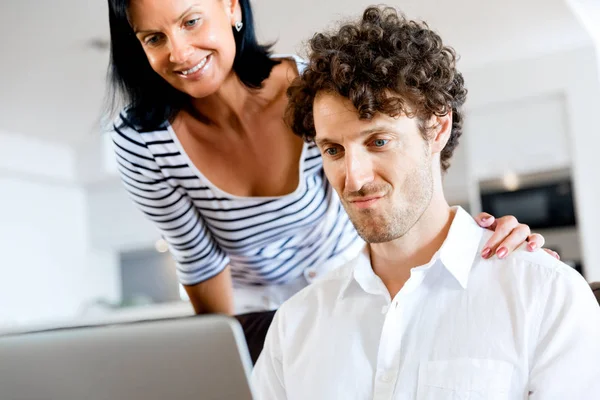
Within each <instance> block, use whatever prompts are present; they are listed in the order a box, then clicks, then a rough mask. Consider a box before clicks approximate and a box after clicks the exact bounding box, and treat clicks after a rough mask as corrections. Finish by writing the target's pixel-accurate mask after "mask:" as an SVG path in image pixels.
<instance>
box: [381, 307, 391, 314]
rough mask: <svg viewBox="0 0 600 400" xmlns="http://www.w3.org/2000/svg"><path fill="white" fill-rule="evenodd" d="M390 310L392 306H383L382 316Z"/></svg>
mask: <svg viewBox="0 0 600 400" xmlns="http://www.w3.org/2000/svg"><path fill="white" fill-rule="evenodd" d="M389 309H390V306H383V307H381V313H382V314H387V312H388V310H389Z"/></svg>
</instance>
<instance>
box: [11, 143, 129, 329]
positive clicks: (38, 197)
mask: <svg viewBox="0 0 600 400" xmlns="http://www.w3.org/2000/svg"><path fill="white" fill-rule="evenodd" d="M75 165H76V160H75V156H74V151H73V150H72V149H70V148H69V147H67V146H61V145H57V144H51V143H46V142H43V141H40V140H35V139H32V138H30V137H28V138H27V139H25V137H23V136H21V135H18V134H11V133H6V132H2V133H0V190H1V192H2V196H0V254H2V261H1V262H0V329H2V328H5V327H6V326H9V327H10V326H13V327H14V326H22V325H30V324H34V325H37V324H40V323H46V322H48V323H50V322H52V321H57V320H63V319H70V318H73V317H75V316H77V315H78V314H79V313H80V311H81V310H82V309H83V308H84V307H85V305H86V303H87V302H89V301H92V300H93V299H95V298H98V297H102V298H107V299H109V300H110V299H114V298H115V297H118V294H119V293H118V289H119V287H118V282H119V281H118V276H117V275H115V272H116V271H115V270H114V269H111V268H110V265H109V268H106V265H107V264H110V263H111V262H114V261H111V255H110V254H103V253H102V252H98V251H93V250H90V248H89V245H88V239H89V232H88V221H87V210H88V206H87V198H86V194H85V192H84V190H83V188H82V187H81V186H79V185H76V184H74V182H73V179H74V177H75V170H76V168H75Z"/></svg>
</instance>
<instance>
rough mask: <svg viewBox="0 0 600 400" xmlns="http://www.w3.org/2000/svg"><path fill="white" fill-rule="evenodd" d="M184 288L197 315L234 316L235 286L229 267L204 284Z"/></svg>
mask: <svg viewBox="0 0 600 400" xmlns="http://www.w3.org/2000/svg"><path fill="white" fill-rule="evenodd" d="M183 287H184V288H185V291H186V292H187V294H188V296H189V298H190V301H191V303H192V306H193V307H194V311H195V312H196V314H227V315H233V286H232V283H231V270H230V268H229V265H228V266H227V267H225V269H224V270H223V271H221V272H220V273H219V274H218V275H216V276H214V277H212V278H210V279H208V280H206V281H204V282H200V283H197V284H195V285H183Z"/></svg>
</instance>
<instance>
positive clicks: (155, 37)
mask: <svg viewBox="0 0 600 400" xmlns="http://www.w3.org/2000/svg"><path fill="white" fill-rule="evenodd" d="M158 40H159V37H158V35H152V36H149V37H147V38H146V40H145V41H144V43H146V44H147V45H149V46H152V45H154V44H157V43H158Z"/></svg>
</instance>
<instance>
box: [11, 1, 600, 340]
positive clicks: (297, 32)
mask: <svg viewBox="0 0 600 400" xmlns="http://www.w3.org/2000/svg"><path fill="white" fill-rule="evenodd" d="M253 4H254V11H255V18H256V22H257V26H258V34H259V38H260V39H261V40H263V41H264V42H270V41H276V44H275V51H276V52H277V53H296V54H299V55H301V56H303V55H305V52H304V46H303V42H304V41H305V40H306V39H308V38H309V37H310V36H311V35H312V33H314V32H315V31H317V30H320V29H323V28H325V27H327V26H331V22H332V21H336V20H339V19H340V18H346V17H354V16H357V15H358V14H360V12H361V11H362V10H363V9H364V8H365V7H366V6H367V5H370V4H372V2H370V1H360V0H328V1H322V0H303V1H291V0H254V1H253ZM388 4H390V5H393V6H396V7H399V8H400V9H402V10H403V11H404V12H405V13H406V14H407V15H408V16H409V17H411V18H417V19H423V20H425V21H427V22H428V23H429V25H430V26H431V27H432V28H434V29H435V30H436V31H438V32H439V33H440V34H441V36H442V38H443V39H444V41H445V43H446V44H449V45H451V46H453V47H454V48H455V49H456V50H457V52H458V53H459V54H460V56H461V60H460V62H459V67H460V69H461V71H462V72H463V74H464V76H465V80H466V84H467V87H468V89H469V99H468V101H467V105H466V112H467V122H466V129H465V135H464V136H463V139H462V142H461V145H460V146H459V148H458V151H457V152H456V153H455V157H454V161H453V163H452V166H451V168H450V171H449V173H448V175H447V176H446V178H445V190H446V194H447V198H448V200H449V201H450V203H452V204H460V205H462V206H463V207H465V208H466V209H467V210H469V211H470V212H471V213H477V212H479V211H480V210H485V211H488V212H491V213H492V214H494V215H497V216H500V215H506V214H512V215H515V216H517V217H518V218H519V220H520V221H521V222H524V223H527V224H529V225H530V226H531V227H532V229H533V230H535V231H537V232H541V233H543V234H544V235H545V237H546V240H547V241H546V246H547V247H550V248H552V249H554V250H556V251H558V252H559V253H560V254H561V256H562V258H563V260H565V261H566V262H567V263H569V264H570V265H571V266H573V267H574V268H577V269H578V270H579V271H580V272H581V273H582V274H583V275H584V277H585V278H586V279H587V280H588V281H590V282H591V281H600V228H599V227H600V207H599V204H600V166H598V160H599V159H600V155H599V154H597V152H598V149H599V148H600V138H599V137H600V128H599V127H598V126H599V123H598V117H599V115H600V57H599V54H600V24H598V23H597V21H600V1H598V0H502V1H500V0H489V1H480V0H455V1H438V0H394V1H390V2H389V3H388ZM594 21H595V23H594ZM0 34H1V35H2V39H3V40H2V41H1V44H0V49H1V52H0V54H1V55H2V61H1V62H0V193H1V196H0V330H2V329H9V330H10V329H23V328H27V327H33V326H36V327H37V326H45V325H53V324H54V325H56V324H70V323H75V322H78V323H80V322H82V321H83V322H85V321H91V320H94V319H95V320H98V319H99V318H104V317H106V316H112V317H114V316H119V315H120V316H124V315H136V316H138V317H139V316H142V317H143V316H157V315H176V314H177V315H179V314H186V313H191V307H190V306H189V303H188V302H186V301H185V297H184V296H183V295H182V291H181V289H180V287H179V285H178V283H177V279H176V277H175V270H174V264H173V261H172V260H171V258H170V256H169V253H168V252H167V248H166V244H165V243H164V242H162V241H161V239H160V236H159V235H158V233H157V231H156V230H155V229H154V227H153V226H152V225H151V224H150V223H149V222H148V221H146V220H145V219H144V217H143V216H142V214H141V212H139V211H138V210H137V209H136V208H135V207H134V206H133V204H132V203H131V201H130V200H129V199H128V197H127V196H126V193H125V191H124V189H123V188H122V187H121V183H120V180H119V178H118V176H117V173H116V168H115V164H114V159H113V157H114V156H113V153H112V150H111V144H110V142H109V140H108V137H107V135H105V134H103V131H104V129H103V127H102V124H101V121H102V107H103V100H104V98H105V81H106V70H107V63H108V56H109V44H108V41H109V33H108V11H107V5H106V1H105V0H84V1H82V0H53V1H47V0H2V2H1V3H0Z"/></svg>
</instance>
